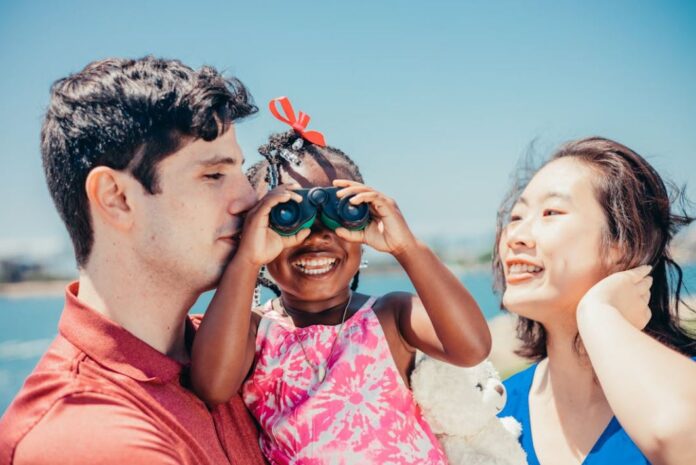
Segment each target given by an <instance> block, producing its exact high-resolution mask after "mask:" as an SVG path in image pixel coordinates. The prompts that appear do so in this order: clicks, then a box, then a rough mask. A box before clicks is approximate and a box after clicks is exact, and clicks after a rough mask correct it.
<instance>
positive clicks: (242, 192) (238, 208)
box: [229, 176, 259, 215]
mask: <svg viewBox="0 0 696 465" xmlns="http://www.w3.org/2000/svg"><path fill="white" fill-rule="evenodd" d="M238 183H239V184H238V185H236V186H234V188H233V189H234V192H235V194H236V195H235V196H234V198H233V199H232V201H231V202H230V206H229V212H230V213H231V214H233V215H240V214H242V213H245V212H247V211H249V210H250V209H251V208H252V207H253V206H254V205H256V203H257V202H258V201H259V198H258V196H257V195H256V191H255V190H254V188H253V187H251V184H250V183H249V180H248V179H247V178H246V176H242V177H241V178H240V179H239V181H238Z"/></svg>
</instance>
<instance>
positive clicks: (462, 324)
mask: <svg viewBox="0 0 696 465" xmlns="http://www.w3.org/2000/svg"><path fill="white" fill-rule="evenodd" d="M334 185H336V186H338V187H345V189H342V190H341V191H339V193H338V194H337V195H338V196H339V197H345V196H347V195H355V197H353V198H352V199H351V203H353V204H360V203H369V205H370V212H371V214H372V217H373V221H372V222H371V223H370V224H369V225H368V227H367V228H366V229H365V230H364V231H348V230H346V229H343V228H339V229H337V230H336V234H338V235H339V236H340V237H341V238H343V239H346V240H350V241H355V242H365V243H367V244H368V245H370V246H372V247H373V248H375V249H377V250H380V251H383V252H388V253H391V254H392V255H393V256H394V257H395V258H396V259H397V260H398V261H399V263H400V264H401V266H402V267H403V268H404V270H405V271H406V273H407V274H408V276H409V278H410V279H411V282H413V285H414V286H415V288H416V292H417V293H418V296H417V297H416V296H411V295H410V294H401V293H399V294H396V293H395V294H391V295H388V296H385V297H386V298H387V299H388V300H389V301H390V302H392V301H393V303H394V305H393V307H394V308H395V309H396V312H397V313H396V315H395V317H396V321H397V326H398V330H399V332H400V333H401V335H402V337H403V339H404V341H405V342H406V343H407V344H408V345H410V346H412V347H415V348H417V349H419V350H422V351H423V352H425V353H427V354H428V355H431V356H433V357H436V358H439V359H442V360H444V361H446V362H449V363H453V364H457V365H464V366H472V365H476V364H477V363H479V362H481V361H482V360H483V359H484V358H486V356H487V355H488V353H489V352H490V348H491V335H490V331H489V330H488V325H487V324H486V320H485V319H484V317H483V315H482V314H481V310H480V309H479V307H478V305H477V304H476V301H474V299H473V298H472V296H471V294H469V292H468V291H467V290H466V288H464V286H463V285H462V283H461V282H460V281H459V279H457V277H456V276H454V274H452V272H450V271H449V269H447V267H446V266H445V265H444V264H443V263H442V262H441V261H440V260H439V258H438V257H437V256H436V255H435V254H434V253H433V252H432V250H430V249H429V248H428V247H427V246H426V245H424V244H423V243H421V242H420V241H418V240H417V239H416V238H415V237H414V236H413V233H412V232H411V230H410V229H409V227H408V225H407V224H406V221H405V219H404V217H403V215H402V214H401V212H400V211H399V208H398V206H397V205H396V202H394V200H392V199H390V198H388V197H386V196H385V195H383V194H381V193H379V192H377V191H375V190H374V189H372V188H370V187H367V186H364V185H362V184H360V183H356V182H353V181H346V180H336V181H334Z"/></svg>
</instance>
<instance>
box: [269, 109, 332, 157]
mask: <svg viewBox="0 0 696 465" xmlns="http://www.w3.org/2000/svg"><path fill="white" fill-rule="evenodd" d="M277 103H280V106H281V107H282V108H283V112H284V113H285V117H283V116H281V114H280V112H279V111H278V108H277V106H276V104H277ZM268 108H269V109H270V110H271V113H273V116H275V117H276V118H277V119H279V120H280V121H282V122H283V123H285V124H287V125H289V126H290V127H292V128H293V129H294V130H295V132H297V133H298V134H299V135H300V136H301V137H302V138H303V139H305V140H308V141H309V142H311V143H312V144H315V145H318V146H320V147H326V142H324V135H323V134H322V133H320V132H319V131H307V125H308V124H309V119H310V118H309V115H308V114H306V113H304V112H302V111H301V112H300V115H299V116H300V117H299V118H295V110H293V108H292V104H291V103H290V99H288V98H287V97H278V98H274V99H273V100H271V101H270V102H269V103H268Z"/></svg>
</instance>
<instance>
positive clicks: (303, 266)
mask: <svg viewBox="0 0 696 465" xmlns="http://www.w3.org/2000/svg"><path fill="white" fill-rule="evenodd" d="M335 263H336V259H335V258H313V259H301V260H297V261H296V262H293V266H295V268H297V269H298V270H300V271H301V272H302V273H304V274H310V275H317V274H323V273H327V272H329V271H331V268H333V266H334V264H335Z"/></svg>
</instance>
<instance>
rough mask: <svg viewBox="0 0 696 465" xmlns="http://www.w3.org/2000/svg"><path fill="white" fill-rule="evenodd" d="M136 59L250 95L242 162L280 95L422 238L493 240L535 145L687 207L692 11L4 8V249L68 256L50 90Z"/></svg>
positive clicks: (694, 181) (486, 6)
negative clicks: (614, 151)
mask: <svg viewBox="0 0 696 465" xmlns="http://www.w3.org/2000/svg"><path fill="white" fill-rule="evenodd" d="M145 54H154V55H158V56H165V57H172V58H179V59H181V60H182V61H184V62H185V63H187V64H189V65H191V66H194V67H198V66H200V65H202V64H211V65H214V66H216V67H219V68H221V69H224V70H226V71H227V72H228V73H230V74H233V75H236V76H238V77H239V78H240V79H241V80H242V81H244V82H245V83H246V84H247V85H248V87H249V88H250V89H251V91H252V93H253V95H254V96H255V98H256V101H257V103H258V104H259V106H260V107H261V108H262V110H263V111H262V112H261V114H260V115H258V116H256V117H254V118H253V119H251V120H249V121H246V122H244V123H242V124H241V125H240V126H239V128H238V135H239V139H240V143H241V145H242V148H243V149H244V151H245V153H246V156H247V159H248V160H249V161H250V162H253V161H255V160H256V159H257V157H258V155H257V154H256V152H255V148H256V147H257V146H258V145H259V144H261V143H262V142H263V141H264V139H265V137H266V136H267V135H268V134H269V133H270V132H273V131H278V130H283V129H284V126H283V125H282V124H281V123H280V122H277V121H276V120H274V119H273V118H272V117H271V116H270V115H269V114H268V112H267V111H266V110H265V108H266V102H267V101H268V100H269V99H270V98H272V97H276V96H279V95H288V96H289V97H290V98H291V99H292V101H293V103H294V105H295V107H296V108H297V109H302V110H305V111H306V112H307V113H309V114H310V115H311V116H312V122H311V125H310V128H312V129H317V130H320V131H322V132H323V133H324V134H325V136H326V139H327V142H328V143H330V144H331V145H334V146H337V147H339V148H341V149H343V150H344V151H346V152H347V153H348V154H350V155H351V156H352V157H353V158H354V159H355V160H356V161H357V162H358V164H359V165H360V166H361V169H362V171H363V174H364V175H365V177H366V180H367V181H368V183H369V184H371V185H374V186H375V187H377V188H379V189H380V190H382V191H384V192H386V193H388V194H390V195H391V196H393V197H395V198H396V199H397V201H398V202H399V204H400V205H401V207H402V210H404V212H405V214H406V216H407V219H409V221H410V223H411V225H412V227H413V229H414V230H416V231H417V232H418V233H419V234H422V235H432V234H435V233H446V234H449V235H453V236H461V237H481V236H484V235H486V234H489V233H490V232H491V231H492V229H493V224H494V220H495V210H496V208H497V205H498V203H499V201H500V199H501V197H502V195H503V193H504V191H505V188H506V185H507V181H508V176H509V174H510V172H511V170H512V168H513V167H514V165H515V162H516V161H517V160H518V158H519V157H520V155H521V154H523V153H524V152H525V151H526V149H527V147H528V145H529V144H530V142H531V141H533V140H536V141H537V144H536V146H537V149H538V150H539V151H540V152H541V153H547V152H548V151H550V150H551V149H552V148H553V147H555V146H556V145H557V144H559V143H560V142H563V141H566V140H568V139H572V138H578V137H582V136H586V135H595V134H599V135H603V136H606V137H610V138H614V139H616V140H618V141H620V142H623V143H625V144H626V145H628V146H629V147H632V148H634V149H635V150H637V151H638V152H639V153H641V154H643V155H644V156H646V157H647V158H648V159H649V160H651V161H652V162H653V163H654V165H655V166H656V167H657V168H658V170H660V171H661V172H662V173H663V174H665V175H667V176H669V177H671V178H673V179H674V180H675V181H677V182H678V183H681V184H683V183H687V184H689V185H690V187H689V189H688V192H689V195H690V196H691V198H692V199H696V4H694V3H693V2H667V1H665V2H642V1H630V2H629V1H612V2H600V1H583V2H569V1H563V2H551V1H548V2H533V1H529V2H519V1H509V2H507V1H506V2H485V1H476V2H463V1H457V2H454V1H453V2H445V1H439V2H438V1H433V2H406V1H381V2H374V1H350V2H338V1H326V0H325V1H315V2H310V1H292V2H290V1H257V2H236V1H230V0H227V1H220V2H216V1H208V2H203V1H201V2H195V3H194V2H177V1H148V2H131V1H121V2H108V3H107V2H91V1H84V2H82V1H64V2H50V1H43V2H40V1H33V2H20V1H14V2H10V1H2V2H1V3H0V66H2V70H3V71H2V72H1V73H0V93H1V94H0V95H1V100H0V101H1V102H2V106H1V108H0V143H2V149H1V152H0V156H1V157H2V166H3V169H2V170H0V198H1V199H2V202H0V223H1V224H2V228H0V249H2V244H15V243H17V241H18V240H21V241H24V242H22V244H27V243H31V244H43V243H55V242H66V241H67V239H66V238H67V236H66V233H65V232H64V230H63V226H62V224H61V223H60V220H59V218H58V216H57V214H56V213H55V211H54V209H53V205H52V203H51V200H50V198H49V196H48V193H47V190H46V188H45V184H44V179H43V174H42V171H41V166H40V156H39V150H38V134H39V129H40V125H41V117H42V112H43V109H44V108H45V106H46V104H47V102H48V90H49V86H50V84H51V83H52V82H53V81H54V80H55V79H57V78H60V77H62V76H64V75H66V74H68V73H71V72H75V71H78V70H79V69H81V68H82V67H83V66H84V65H85V64H86V63H88V62H89V61H92V60H94V59H99V58H104V57H107V56H142V55H145ZM0 251H1V250H0Z"/></svg>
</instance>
